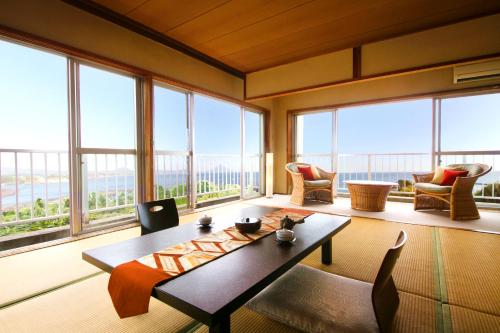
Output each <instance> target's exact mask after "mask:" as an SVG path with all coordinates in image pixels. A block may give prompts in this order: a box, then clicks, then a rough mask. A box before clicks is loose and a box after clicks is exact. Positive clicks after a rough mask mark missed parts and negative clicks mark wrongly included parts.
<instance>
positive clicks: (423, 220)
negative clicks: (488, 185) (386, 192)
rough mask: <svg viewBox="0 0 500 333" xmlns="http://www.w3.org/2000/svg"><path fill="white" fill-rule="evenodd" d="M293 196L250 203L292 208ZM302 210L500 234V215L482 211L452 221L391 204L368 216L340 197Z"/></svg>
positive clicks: (312, 203) (441, 215) (438, 214)
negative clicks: (475, 216)
mask: <svg viewBox="0 0 500 333" xmlns="http://www.w3.org/2000/svg"><path fill="white" fill-rule="evenodd" d="M289 200H290V196H289V195H283V194H275V195H273V197H272V198H262V197H261V198H256V199H252V200H248V203H251V204H254V205H261V206H273V207H282V208H286V207H291V208H294V207H295V208H297V206H296V205H294V204H291V203H290V202H289ZM302 208H303V209H309V210H313V211H319V212H323V213H328V214H339V215H347V216H356V217H366V218H373V219H382V220H387V221H394V222H402V223H408V224H418V225H426V226H430V227H445V228H458V229H466V230H476V231H482V232H492V233H497V234H500V211H498V210H487V209H480V214H481V218H480V219H479V220H469V221H452V220H451V219H450V212H448V211H437V210H422V211H415V210H413V203H405V202H395V201H388V202H387V204H386V206H385V211H383V212H367V211H361V210H356V209H351V199H349V198H343V197H337V198H335V202H334V203H333V204H330V203H325V202H320V201H312V200H309V201H306V202H305V204H304V206H303V207H302Z"/></svg>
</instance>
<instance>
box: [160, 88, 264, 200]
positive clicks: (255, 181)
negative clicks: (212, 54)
mask: <svg viewBox="0 0 500 333" xmlns="http://www.w3.org/2000/svg"><path fill="white" fill-rule="evenodd" d="M154 131H155V139H154V147H155V177H154V180H155V197H156V198H158V199H163V198H175V200H176V202H177V206H178V207H179V208H188V209H189V208H195V207H197V206H200V205H209V204H213V203H218V202H221V201H226V200H233V199H238V198H240V197H242V196H243V197H244V198H249V197H253V196H256V195H260V194H261V193H262V179H263V172H262V170H263V135H264V133H263V117H262V114H261V113H259V112H256V111H253V110H250V109H246V108H242V107H240V106H239V105H236V104H233V103H228V102H225V101H222V100H219V99H215V98H211V97H207V96H203V95H199V94H193V93H191V92H186V91H179V90H175V89H173V88H170V87H167V86H163V85H161V84H160V83H157V84H156V85H155V89H154ZM242 175H243V176H242Z"/></svg>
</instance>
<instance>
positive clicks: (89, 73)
mask: <svg viewBox="0 0 500 333" xmlns="http://www.w3.org/2000/svg"><path fill="white" fill-rule="evenodd" d="M76 66H77V69H78V73H79V90H78V92H79V94H78V96H79V99H77V101H76V102H77V103H78V102H79V105H78V106H79V107H78V108H76V110H77V111H76V112H78V111H79V117H77V118H78V119H79V120H80V131H77V135H78V134H80V137H77V138H76V140H75V141H76V145H77V152H78V156H76V159H75V161H78V160H80V163H81V170H80V171H81V177H80V179H81V182H80V183H79V184H77V185H78V186H79V187H80V189H81V192H82V197H81V207H82V216H81V220H82V221H81V222H82V225H83V229H87V228H92V227H97V226H102V225H106V224H111V223H116V222H120V221H122V220H127V219H128V220H130V219H131V218H134V217H135V214H134V213H135V203H136V190H135V189H136V186H135V182H136V172H135V170H136V167H135V166H136V161H135V155H136V140H135V128H136V125H135V119H136V109H137V107H136V96H135V94H136V80H135V79H134V78H132V77H128V76H124V75H120V74H116V73H113V72H110V71H107V70H102V69H97V68H94V67H90V66H87V65H79V64H76ZM78 143H80V145H78Z"/></svg>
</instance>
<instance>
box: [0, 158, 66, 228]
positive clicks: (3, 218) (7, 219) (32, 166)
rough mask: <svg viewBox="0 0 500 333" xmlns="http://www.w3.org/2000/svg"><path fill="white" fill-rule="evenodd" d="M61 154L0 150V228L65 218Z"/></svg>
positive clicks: (64, 166) (64, 182) (64, 171)
mask: <svg viewBox="0 0 500 333" xmlns="http://www.w3.org/2000/svg"><path fill="white" fill-rule="evenodd" d="M67 197H68V155H67V152H65V151H57V150H29V149H0V225H14V224H19V223H28V222H35V221H42V220H47V219H49V218H50V219H52V218H60V217H65V216H69V204H68V203H67V201H66V198H67Z"/></svg>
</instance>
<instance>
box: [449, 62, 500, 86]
mask: <svg viewBox="0 0 500 333" xmlns="http://www.w3.org/2000/svg"><path fill="white" fill-rule="evenodd" d="M496 78H500V59H495V60H491V61H485V62H479V63H475V64H469V65H458V66H455V67H453V82H454V83H462V82H471V81H479V80H491V79H496Z"/></svg>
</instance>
